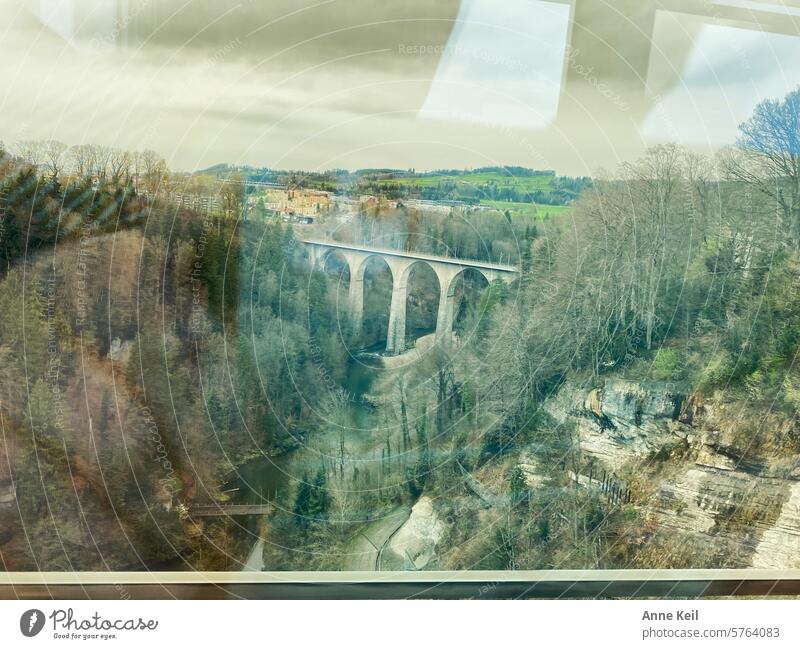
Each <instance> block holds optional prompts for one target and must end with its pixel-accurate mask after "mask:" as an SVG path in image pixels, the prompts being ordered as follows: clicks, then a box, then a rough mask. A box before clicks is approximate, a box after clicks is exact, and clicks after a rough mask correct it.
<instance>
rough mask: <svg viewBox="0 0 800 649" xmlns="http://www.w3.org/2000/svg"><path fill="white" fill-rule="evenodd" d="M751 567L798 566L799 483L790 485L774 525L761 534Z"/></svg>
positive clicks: (782, 567) (799, 528)
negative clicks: (787, 496)
mask: <svg viewBox="0 0 800 649" xmlns="http://www.w3.org/2000/svg"><path fill="white" fill-rule="evenodd" d="M753 568H779V569H784V570H785V569H791V568H800V483H797V484H794V485H793V486H792V487H791V489H790V494H789V499H788V500H787V501H786V502H785V503H784V504H783V506H782V507H781V513H780V515H779V516H778V520H777V521H775V525H774V526H773V527H771V528H770V529H768V530H767V531H766V532H764V534H763V535H762V536H761V541H760V542H759V544H758V547H756V551H755V554H754V555H753Z"/></svg>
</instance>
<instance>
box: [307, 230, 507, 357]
mask: <svg viewBox="0 0 800 649" xmlns="http://www.w3.org/2000/svg"><path fill="white" fill-rule="evenodd" d="M302 243H303V244H305V246H306V247H307V248H308V250H309V253H310V258H311V264H312V266H313V267H316V266H318V265H319V266H321V267H322V268H323V269H324V267H325V262H326V261H327V258H328V256H329V255H330V254H332V253H338V254H339V255H340V256H341V257H342V258H343V259H344V261H345V262H346V263H347V266H348V268H349V271H350V288H349V302H350V310H351V312H352V317H353V323H354V326H355V327H356V329H360V328H361V322H362V318H363V315H364V272H365V271H366V268H367V263H368V262H369V260H370V259H371V258H373V257H378V258H380V259H382V260H383V261H385V262H386V265H387V266H388V267H389V270H390V271H391V274H392V300H391V306H390V307H389V331H388V334H387V339H386V351H387V352H388V353H389V354H401V353H402V352H403V351H405V348H406V336H405V331H406V298H407V296H408V281H409V278H410V276H411V271H412V269H413V268H414V266H415V265H417V264H426V265H427V266H428V267H429V268H431V269H432V270H433V272H434V273H435V274H436V278H437V279H438V280H439V311H438V314H437V317H436V337H437V338H439V339H441V338H444V337H447V336H449V335H450V333H451V332H452V330H453V319H454V314H455V289H456V278H458V276H459V275H461V273H463V272H464V271H465V270H467V269H468V268H472V269H474V270H476V271H477V272H478V273H480V274H481V275H483V277H484V278H485V279H486V281H487V282H488V283H489V284H491V283H492V282H494V281H495V280H497V279H500V280H503V281H505V282H511V281H513V280H514V278H515V277H516V276H517V274H518V273H519V269H518V268H516V267H515V266H506V265H503V264H492V263H488V262H483V261H474V260H471V259H456V258H454V257H438V256H435V255H426V254H422V253H417V252H405V251H402V250H392V249H389V248H373V247H369V246H361V245H356V244H349V243H340V242H338V241H312V240H307V241H303V242H302Z"/></svg>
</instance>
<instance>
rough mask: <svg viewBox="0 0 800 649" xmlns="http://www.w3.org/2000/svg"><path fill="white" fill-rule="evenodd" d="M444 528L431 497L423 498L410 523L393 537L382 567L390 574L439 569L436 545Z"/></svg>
mask: <svg viewBox="0 0 800 649" xmlns="http://www.w3.org/2000/svg"><path fill="white" fill-rule="evenodd" d="M444 531H445V526H444V524H443V523H442V521H441V520H439V517H438V516H437V515H436V512H435V511H434V509H433V501H432V500H431V499H430V498H429V497H428V496H423V497H422V498H420V499H419V500H418V501H417V503H416V504H415V505H414V507H413V508H412V510H411V515H410V516H409V517H408V520H407V521H406V522H405V523H404V524H403V525H402V526H401V527H400V529H399V530H397V532H396V533H395V534H394V536H392V538H391V540H390V541H389V543H388V544H387V545H386V547H385V548H384V550H383V553H382V554H381V558H380V562H381V567H382V568H384V569H389V570H431V569H435V568H436V567H437V565H438V557H437V555H436V544H437V543H438V542H439V540H440V539H441V538H442V535H443V534H444Z"/></svg>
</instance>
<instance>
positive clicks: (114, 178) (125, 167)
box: [108, 149, 132, 185]
mask: <svg viewBox="0 0 800 649" xmlns="http://www.w3.org/2000/svg"><path fill="white" fill-rule="evenodd" d="M131 167H132V160H131V154H130V153H128V152H127V151H121V150H119V149H111V150H110V153H109V156H108V171H109V173H110V174H111V183H112V184H114V185H119V184H120V183H121V182H122V181H123V180H125V181H127V180H128V179H129V178H130V174H131Z"/></svg>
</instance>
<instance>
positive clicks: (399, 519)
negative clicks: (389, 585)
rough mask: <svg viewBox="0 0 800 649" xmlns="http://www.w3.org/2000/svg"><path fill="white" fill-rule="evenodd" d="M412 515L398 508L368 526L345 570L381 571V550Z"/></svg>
mask: <svg viewBox="0 0 800 649" xmlns="http://www.w3.org/2000/svg"><path fill="white" fill-rule="evenodd" d="M410 514H411V510H410V509H409V508H408V507H398V508H397V509H395V510H393V511H392V512H390V513H389V514H387V515H386V516H384V517H383V518H381V519H380V520H377V521H375V522H374V523H370V524H369V525H367V527H365V528H364V529H363V530H361V532H360V533H359V534H358V536H357V537H356V538H355V539H354V541H353V546H352V551H351V553H350V556H349V557H348V560H347V561H346V565H345V568H344V569H345V570H370V571H374V570H380V566H379V565H378V561H379V559H380V553H381V550H382V549H383V548H384V546H385V545H386V544H387V543H388V542H389V540H390V539H391V538H392V536H393V535H394V533H395V532H397V530H399V529H400V527H401V526H402V525H403V523H405V522H406V521H407V520H408V517H409V515H410Z"/></svg>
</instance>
